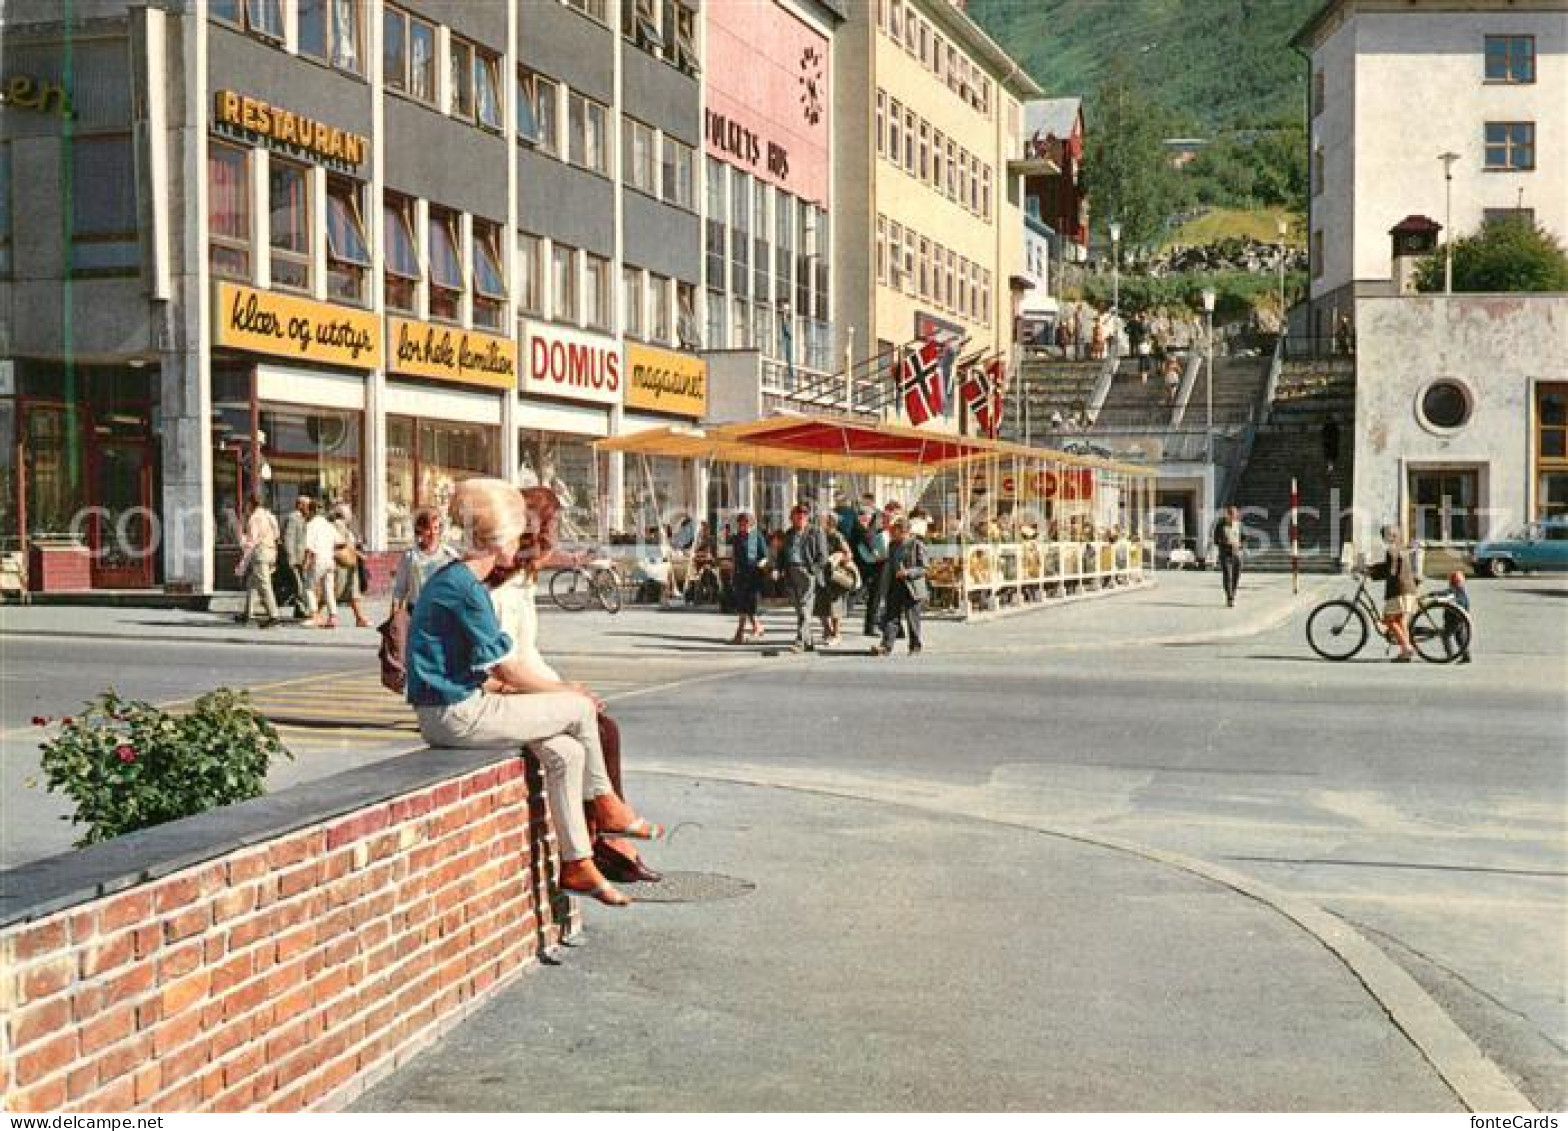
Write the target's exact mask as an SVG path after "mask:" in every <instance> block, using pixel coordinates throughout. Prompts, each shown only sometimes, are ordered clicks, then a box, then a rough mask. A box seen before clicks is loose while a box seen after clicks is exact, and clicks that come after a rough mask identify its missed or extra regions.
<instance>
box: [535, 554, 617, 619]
mask: <svg viewBox="0 0 1568 1131" xmlns="http://www.w3.org/2000/svg"><path fill="white" fill-rule="evenodd" d="M621 585H622V582H621V575H620V571H619V570H617V569H616V568H615V563H614V562H612V561H611V560H610V559H609V558H603V557H601V558H592V559H590V560H588V561H586V562H583V561H578V562H574V563H572V564H571V565H569V566H564V567H562V568H561V569H558V570H556V571H555V575H554V576H553V577H551V578H550V599H551V600H552V601H554V602H555V604H556V607H557V608H559V609H561V610H563V611H564V612H568V613H580V612H582V611H583V610H584V609H586V608H587V607H588V603H589V602H590V601H596V602H598V604H599V607H600V608H601V609H603V610H604V611H605V612H607V613H618V612H620V611H621Z"/></svg>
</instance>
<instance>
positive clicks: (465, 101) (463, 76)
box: [446, 35, 474, 122]
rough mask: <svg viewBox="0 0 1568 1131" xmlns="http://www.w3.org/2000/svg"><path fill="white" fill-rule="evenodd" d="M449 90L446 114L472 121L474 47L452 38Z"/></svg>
mask: <svg viewBox="0 0 1568 1131" xmlns="http://www.w3.org/2000/svg"><path fill="white" fill-rule="evenodd" d="M449 59H450V62H451V76H450V77H451V83H452V85H451V88H450V89H449V90H448V91H447V104H446V112H447V113H448V114H451V115H453V116H454V117H457V118H466V119H467V120H468V121H470V122H471V121H473V120H474V45H473V44H472V43H469V42H468V41H467V40H463V39H458V38H457V36H455V35H454V36H453V37H452V44H451V54H450V56H449Z"/></svg>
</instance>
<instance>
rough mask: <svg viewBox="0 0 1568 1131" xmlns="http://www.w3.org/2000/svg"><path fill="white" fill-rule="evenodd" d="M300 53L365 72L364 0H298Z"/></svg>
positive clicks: (342, 68) (340, 67)
mask: <svg viewBox="0 0 1568 1131" xmlns="http://www.w3.org/2000/svg"><path fill="white" fill-rule="evenodd" d="M298 2H299V29H298V30H299V38H298V42H299V53H300V54H301V55H309V56H311V57H312V58H315V59H320V60H321V61H322V62H324V63H331V64H332V65H333V66H334V67H337V68H338V69H339V70H344V71H349V72H350V73H352V74H356V75H360V74H364V73H365V62H364V59H365V56H364V47H363V44H364V35H365V33H364V22H363V21H364V10H363V0H298Z"/></svg>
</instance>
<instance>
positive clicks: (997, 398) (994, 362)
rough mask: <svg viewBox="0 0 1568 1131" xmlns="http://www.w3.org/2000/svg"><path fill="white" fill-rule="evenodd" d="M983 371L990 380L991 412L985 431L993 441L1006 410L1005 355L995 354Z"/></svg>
mask: <svg viewBox="0 0 1568 1131" xmlns="http://www.w3.org/2000/svg"><path fill="white" fill-rule="evenodd" d="M985 369H986V374H987V375H988V376H989V377H990V379H991V412H990V416H989V420H988V422H987V423H986V424H985V430H986V435H987V436H989V437H991V439H993V440H994V439H996V437H997V434H998V433H1000V432H1001V431H1002V413H1003V412H1004V411H1006V408H1007V355H1005V354H1000V353H999V354H997V355H996V356H995V357H993V358H992V359H991V360H990V361H988V362H986V363H985Z"/></svg>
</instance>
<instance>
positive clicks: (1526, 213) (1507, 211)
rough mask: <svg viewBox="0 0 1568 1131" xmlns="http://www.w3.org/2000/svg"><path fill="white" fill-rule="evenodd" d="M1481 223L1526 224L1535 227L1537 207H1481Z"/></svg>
mask: <svg viewBox="0 0 1568 1131" xmlns="http://www.w3.org/2000/svg"><path fill="white" fill-rule="evenodd" d="M1481 223H1483V224H1506V223H1513V224H1524V225H1525V226H1526V227H1530V228H1533V227H1535V209H1533V208H1483V209H1481Z"/></svg>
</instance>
